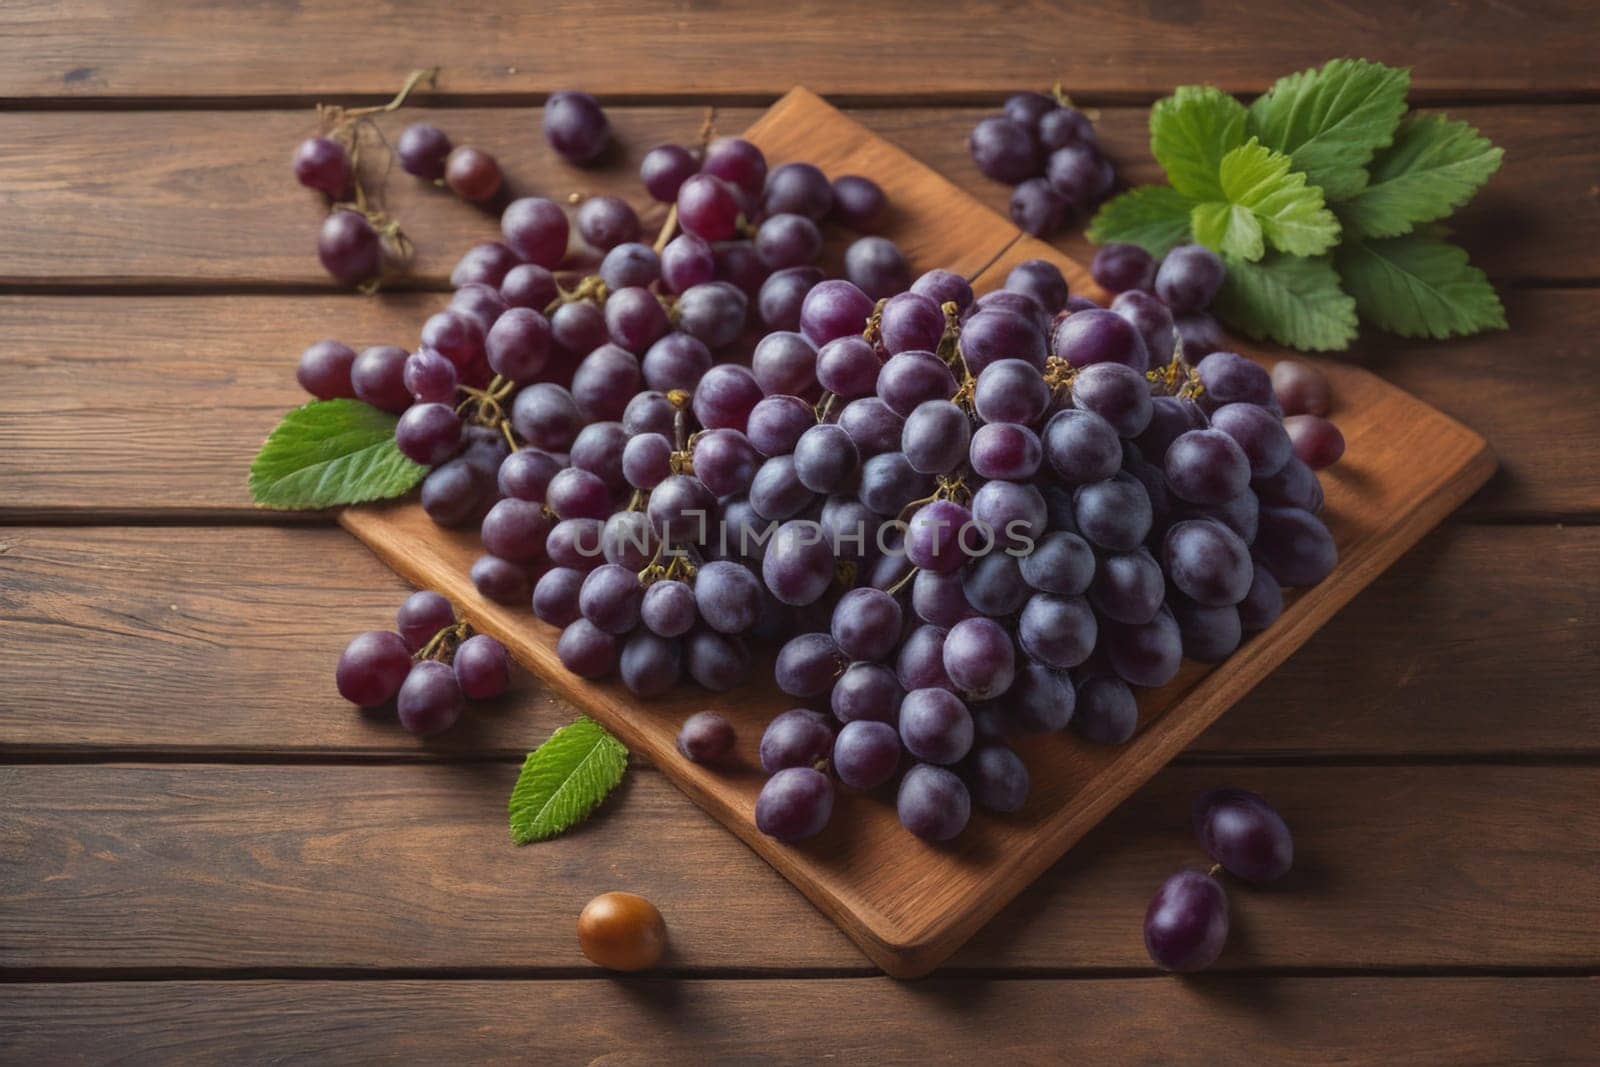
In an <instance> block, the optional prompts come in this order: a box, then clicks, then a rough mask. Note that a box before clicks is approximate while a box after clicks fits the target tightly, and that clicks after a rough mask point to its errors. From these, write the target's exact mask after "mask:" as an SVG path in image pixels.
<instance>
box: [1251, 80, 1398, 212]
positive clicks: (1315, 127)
mask: <svg viewBox="0 0 1600 1067" xmlns="http://www.w3.org/2000/svg"><path fill="white" fill-rule="evenodd" d="M1410 87H1411V72H1410V71H1409V70H1407V69H1405V68H1404V67H1386V66H1384V65H1383V64H1382V63H1371V62H1368V61H1367V60H1364V59H1334V60H1330V61H1329V62H1328V63H1327V64H1326V65H1325V66H1324V67H1323V68H1322V69H1321V70H1304V71H1301V72H1300V73H1298V74H1290V75H1289V76H1287V77H1284V78H1279V79H1278V81H1277V82H1276V83H1275V84H1274V85H1273V86H1272V88H1271V89H1269V90H1267V92H1266V93H1265V94H1264V95H1262V96H1260V97H1258V98H1257V99H1256V101H1255V103H1253V104H1251V105H1250V119H1249V128H1250V132H1251V133H1253V134H1255V135H1256V136H1258V137H1260V138H1261V142H1262V143H1263V144H1265V145H1267V146H1269V147H1271V148H1275V149H1277V150H1278V151H1280V152H1283V153H1284V154H1286V155H1288V156H1289V157H1291V158H1292V159H1293V160H1294V167H1295V169H1296V170H1299V171H1303V172H1304V173H1305V175H1306V178H1307V179H1308V180H1309V181H1310V182H1311V184H1313V185H1316V186H1319V187H1320V188H1321V189H1322V191H1323V192H1324V193H1325V194H1326V195H1327V197H1328V199H1330V200H1343V199H1345V198H1347V197H1350V196H1354V195H1355V194H1356V193H1358V192H1360V191H1361V189H1362V187H1363V186H1365V185H1366V183H1367V174H1366V171H1365V169H1364V168H1365V167H1366V165H1367V161H1368V160H1370V159H1371V158H1372V154H1373V153H1374V152H1376V151H1377V150H1378V149H1380V148H1383V147H1384V146H1386V145H1388V144H1389V142H1390V141H1391V140H1392V139H1393V137H1394V131H1395V126H1396V125H1397V124H1398V123H1399V122H1400V116H1401V115H1403V114H1405V110H1406V90H1407V89H1409V88H1410Z"/></svg>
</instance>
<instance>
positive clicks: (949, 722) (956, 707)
mask: <svg viewBox="0 0 1600 1067" xmlns="http://www.w3.org/2000/svg"><path fill="white" fill-rule="evenodd" d="M972 738H973V729H972V715H971V713H970V712H968V711H967V706H966V704H964V703H962V701H961V698H960V697H958V696H956V695H955V694H954V693H952V692H950V691H949V690H948V689H917V690H913V691H912V692H910V693H907V694H906V695H905V699H904V700H902V701H901V702H900V741H901V743H902V744H904V745H905V748H906V751H907V752H909V753H911V755H913V756H915V757H916V758H917V759H919V760H924V761H926V762H928V763H943V764H950V763H955V762H957V761H958V760H960V759H962V758H963V757H964V756H966V754H967V753H968V752H970V751H971V750H972Z"/></svg>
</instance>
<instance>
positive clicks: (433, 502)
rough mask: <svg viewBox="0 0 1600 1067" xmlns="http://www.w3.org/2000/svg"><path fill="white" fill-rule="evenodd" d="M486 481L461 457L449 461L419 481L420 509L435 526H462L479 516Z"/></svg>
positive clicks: (486, 490)
mask: <svg viewBox="0 0 1600 1067" xmlns="http://www.w3.org/2000/svg"><path fill="white" fill-rule="evenodd" d="M488 488H489V484H488V480H487V479H485V478H484V477H483V475H482V473H481V472H479V471H478V470H477V469H476V468H475V467H474V466H473V465H472V464H471V463H468V462H467V461H466V460H465V459H464V458H457V459H452V460H451V461H450V462H448V463H444V464H441V465H440V466H438V467H435V468H434V469H433V470H432V471H430V472H428V476H427V477H426V478H424V479H422V491H421V493H420V496H421V503H422V510H423V511H425V512H426V513H427V515H428V518H430V519H432V520H433V522H434V524H435V525H437V526H445V527H450V526H465V525H467V524H468V523H471V522H477V521H478V520H479V519H480V518H481V517H482V515H483V512H484V504H485V498H486V497H487V496H488Z"/></svg>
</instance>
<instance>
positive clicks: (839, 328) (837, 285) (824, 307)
mask: <svg viewBox="0 0 1600 1067" xmlns="http://www.w3.org/2000/svg"><path fill="white" fill-rule="evenodd" d="M872 308H873V301H872V298H871V297H870V296H868V295H867V294H866V293H864V292H862V291H861V289H860V288H859V287H857V286H856V285H855V284H854V283H852V282H847V281H839V280H833V281H825V282H820V283H819V284H817V285H816V286H814V287H813V288H812V290H811V291H810V292H809V293H807V294H806V298H805V302H804V303H803V304H801V306H800V332H801V333H803V334H805V336H806V339H807V340H809V341H810V342H811V343H812V344H814V345H816V346H817V347H818V348H821V347H822V346H823V345H825V344H827V343H828V342H829V341H832V340H833V339H834V338H836V337H844V336H846V335H847V334H860V333H861V331H862V330H863V329H865V328H866V325H867V317H868V316H869V315H871V314H872Z"/></svg>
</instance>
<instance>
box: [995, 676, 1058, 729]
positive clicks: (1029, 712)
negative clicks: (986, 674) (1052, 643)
mask: <svg viewBox="0 0 1600 1067" xmlns="http://www.w3.org/2000/svg"><path fill="white" fill-rule="evenodd" d="M1000 703H1002V704H1003V705H1004V707H1005V711H1006V720H1007V725H1008V726H1009V727H1010V730H1011V732H1013V733H1020V734H1045V733H1055V732H1056V731H1058V730H1062V729H1065V728H1066V725H1067V724H1068V723H1069V722H1071V721H1072V715H1073V712H1074V711H1075V710H1076V709H1077V694H1076V692H1075V690H1074V689H1073V687H1072V682H1071V681H1070V680H1068V678H1067V676H1066V674H1064V673H1062V672H1059V671H1055V670H1051V669H1050V668H1049V667H1047V666H1045V665H1044V664H1042V663H1031V662H1028V661H1027V660H1024V661H1023V663H1022V665H1021V666H1020V667H1019V668H1018V669H1017V680H1016V681H1015V682H1013V683H1012V685H1011V688H1010V689H1009V690H1007V691H1006V695H1005V697H1004V699H1003V701H1001V702H1000Z"/></svg>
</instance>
